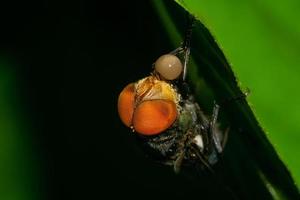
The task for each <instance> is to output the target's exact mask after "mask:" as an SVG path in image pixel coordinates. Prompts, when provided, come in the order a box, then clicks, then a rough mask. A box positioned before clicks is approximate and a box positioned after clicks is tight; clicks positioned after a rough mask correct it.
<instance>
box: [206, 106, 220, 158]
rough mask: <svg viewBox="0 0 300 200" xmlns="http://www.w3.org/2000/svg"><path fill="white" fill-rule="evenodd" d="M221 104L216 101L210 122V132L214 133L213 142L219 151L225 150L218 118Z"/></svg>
mask: <svg viewBox="0 0 300 200" xmlns="http://www.w3.org/2000/svg"><path fill="white" fill-rule="evenodd" d="M219 110H220V106H219V105H218V104H216V103H215V105H214V108H213V114H212V117H211V120H210V122H209V127H210V133H211V135H212V140H213V143H214V145H215V147H216V149H217V151H218V153H221V152H222V151H223V147H222V142H221V135H220V134H221V132H220V131H219V130H218V129H217V127H216V125H217V119H218V114H219Z"/></svg>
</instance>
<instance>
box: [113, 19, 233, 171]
mask: <svg viewBox="0 0 300 200" xmlns="http://www.w3.org/2000/svg"><path fill="white" fill-rule="evenodd" d="M191 24H192V23H191ZM192 28H193V26H192V25H191V26H190V27H189V28H188V29H187V31H186V34H185V39H184V42H183V43H182V45H181V46H180V47H179V48H177V49H175V50H174V51H172V52H170V53H168V54H165V55H162V56H161V57H159V58H158V59H157V60H156V61H155V63H154V64H153V68H154V69H153V71H152V72H151V73H150V75H149V76H147V77H145V78H142V79H140V80H138V81H137V82H134V83H130V84H128V85H127V86H126V87H125V88H124V89H123V90H122V91H121V93H120V95H119V98H118V113H119V117H120V119H121V121H122V122H123V123H124V124H125V125H126V126H127V127H129V128H131V129H132V131H133V132H134V133H135V135H136V137H137V139H138V142H139V143H140V145H141V147H142V148H143V150H144V151H145V152H146V153H147V154H148V155H149V156H150V157H152V158H153V159H155V160H156V161H158V162H160V163H163V164H165V165H170V166H172V167H173V169H174V171H175V172H176V173H178V172H179V171H180V169H181V168H182V167H183V166H194V165H196V166H197V167H200V168H201V169H205V168H208V169H211V167H210V166H212V165H214V164H215V163H216V162H217V161H218V158H219V155H220V154H221V153H222V151H223V149H224V146H225V143H226V138H227V132H228V131H225V132H222V131H221V130H220V129H219V128H218V124H217V118H218V113H219V105H218V104H214V108H213V112H212V115H211V116H210V117H207V116H206V115H205V114H204V113H203V112H202V110H201V108H200V106H199V104H198V103H197V102H196V101H195V98H194V96H193V95H192V94H191V92H190V90H189V86H188V84H187V82H186V74H187V67H188V61H189V56H190V41H191V33H192Z"/></svg>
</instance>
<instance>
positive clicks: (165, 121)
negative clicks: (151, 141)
mask: <svg viewBox="0 0 300 200" xmlns="http://www.w3.org/2000/svg"><path fill="white" fill-rule="evenodd" d="M176 118H177V109H176V105H175V103H174V102H172V101H170V100H149V101H144V102H142V103H141V104H140V105H138V106H137V108H136V109H135V111H134V115H133V126H134V129H135V130H136V132H138V133H140V134H142V135H157V134H159V133H161V132H163V131H164V130H166V129H167V128H169V127H170V126H171V125H172V124H173V123H174V121H175V120H176Z"/></svg>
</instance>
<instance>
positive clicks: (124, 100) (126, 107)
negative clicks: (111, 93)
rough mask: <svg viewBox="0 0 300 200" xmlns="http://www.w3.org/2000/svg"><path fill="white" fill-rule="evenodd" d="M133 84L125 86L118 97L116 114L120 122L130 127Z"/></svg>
mask: <svg viewBox="0 0 300 200" xmlns="http://www.w3.org/2000/svg"><path fill="white" fill-rule="evenodd" d="M134 98H135V92H134V84H133V83H130V84H129V85H127V86H126V87H125V88H124V89H123V90H122V92H121V93H120V95H119V99H118V112H119V116H120V118H121V120H122V122H123V123H124V124H125V125H126V126H128V127H130V126H131V124H132V115H133V109H134Z"/></svg>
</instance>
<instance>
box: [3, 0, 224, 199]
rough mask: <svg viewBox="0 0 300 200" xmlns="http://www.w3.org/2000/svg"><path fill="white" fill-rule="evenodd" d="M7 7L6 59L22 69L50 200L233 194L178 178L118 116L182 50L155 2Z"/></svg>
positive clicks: (208, 180) (209, 181)
mask: <svg viewBox="0 0 300 200" xmlns="http://www.w3.org/2000/svg"><path fill="white" fill-rule="evenodd" d="M167 2H169V3H170V2H171V1H167ZM170 6H174V5H173V4H172V3H171V4H170ZM2 9H3V10H4V11H5V14H3V17H2V19H3V20H1V21H2V30H3V31H2V33H4V36H3V37H2V39H3V41H2V42H1V43H2V44H3V46H2V47H3V48H2V52H1V53H2V54H3V55H5V56H8V57H10V58H11V59H13V60H15V62H16V63H17V65H16V72H17V73H18V76H19V79H18V80H19V82H18V88H19V91H20V96H21V101H22V102H23V105H24V110H25V111H26V113H27V117H28V118H29V119H30V121H31V122H32V125H31V126H32V127H33V128H32V131H31V134H32V136H31V138H32V141H31V144H32V149H33V151H34V152H35V153H36V154H37V156H36V157H37V162H36V163H37V165H38V168H39V171H38V172H37V173H38V177H39V178H38V180H39V181H38V183H37V185H39V186H38V187H37V188H40V189H39V190H41V191H43V192H41V197H40V198H41V199H101V198H105V199H106V197H105V195H109V197H111V198H113V197H122V198H143V199H145V198H146V199H148V198H149V199H150V198H155V199H162V198H167V199H177V198H186V199H188V198H194V197H197V198H199V199H203V198H204V197H206V196H207V197H211V198H218V196H219V197H220V196H222V197H223V199H224V198H225V197H226V196H224V195H223V194H222V193H224V191H225V190H224V188H222V184H219V183H216V182H217V181H216V180H215V179H214V178H213V177H211V176H206V175H200V177H197V176H195V175H193V174H188V175H187V174H182V175H175V174H174V173H173V171H172V169H170V168H168V167H163V166H160V165H157V164H155V163H153V162H152V161H150V160H148V159H147V158H145V156H144V154H143V152H142V151H141V150H140V149H139V148H138V147H137V145H136V144H135V139H134V137H133V133H131V132H130V130H129V129H128V128H126V127H125V126H123V125H122V123H121V121H120V120H119V118H118V114H117V110H116V103H117V98H118V94H119V92H120V91H121V90H122V89H123V87H124V86H125V85H126V84H128V83H130V82H133V81H136V80H138V79H140V78H142V77H144V76H146V75H148V74H149V72H150V71H151V63H152V62H153V61H154V60H155V59H156V58H157V57H158V56H160V55H161V54H163V53H166V52H168V51H170V50H172V48H173V47H171V45H170V43H169V42H170V41H169V39H168V38H167V37H166V35H165V32H164V27H162V26H161V23H160V20H159V17H158V16H157V14H156V12H155V10H154V8H153V6H152V4H151V1H138V0H135V1H120V2H114V1H106V2H105V3H104V2H102V1H83V0H82V1H72V2H71V3H67V2H55V1H22V2H18V1H10V2H9V3H6V4H5V6H2ZM202 176H204V177H202ZM201 178H203V179H202V180H201ZM208 188H214V189H212V190H208Z"/></svg>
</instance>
